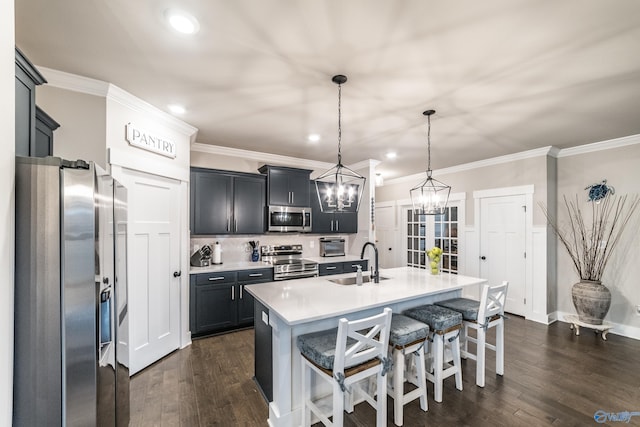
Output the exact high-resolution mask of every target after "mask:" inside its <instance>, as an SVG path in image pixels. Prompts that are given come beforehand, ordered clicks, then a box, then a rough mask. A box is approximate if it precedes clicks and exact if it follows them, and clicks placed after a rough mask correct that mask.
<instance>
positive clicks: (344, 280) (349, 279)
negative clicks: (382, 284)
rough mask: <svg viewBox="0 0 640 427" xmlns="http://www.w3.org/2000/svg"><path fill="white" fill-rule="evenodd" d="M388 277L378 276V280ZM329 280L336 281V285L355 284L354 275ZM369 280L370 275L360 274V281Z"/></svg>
mask: <svg viewBox="0 0 640 427" xmlns="http://www.w3.org/2000/svg"><path fill="white" fill-rule="evenodd" d="M387 279H388V277H380V280H387ZM329 281H330V282H333V283H337V284H338V285H355V284H356V278H355V277H343V278H341V279H329ZM370 281H371V276H362V283H367V282H370Z"/></svg>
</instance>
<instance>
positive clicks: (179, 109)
mask: <svg viewBox="0 0 640 427" xmlns="http://www.w3.org/2000/svg"><path fill="white" fill-rule="evenodd" d="M168 108H169V111H171V112H172V113H173V114H184V113H185V112H186V111H187V110H185V109H184V107H183V106H182V105H178V104H171V105H169V106H168Z"/></svg>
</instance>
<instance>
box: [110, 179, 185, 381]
mask: <svg viewBox="0 0 640 427" xmlns="http://www.w3.org/2000/svg"><path fill="white" fill-rule="evenodd" d="M117 179H118V180H119V181H120V182H121V183H122V184H124V186H125V187H127V190H128V199H129V205H128V208H129V234H128V236H129V251H128V263H127V264H128V272H129V275H128V278H129V309H130V316H131V317H130V322H129V325H130V328H129V330H130V336H129V338H130V348H131V350H130V374H131V375H133V374H135V373H136V372H138V371H140V370H141V369H143V368H145V367H147V366H149V365H150V364H152V363H153V362H155V361H157V360H159V359H161V358H162V357H164V356H166V355H167V354H169V353H171V352H172V351H174V350H176V349H177V348H178V347H179V345H180V278H179V277H174V274H173V273H174V272H178V271H180V270H181V268H180V220H181V218H180V203H179V200H180V198H179V195H180V182H179V181H176V180H172V179H168V178H163V177H159V176H156V175H150V174H145V173H142V172H137V171H133V170H129V169H124V168H123V169H122V175H120V174H118V177H117Z"/></svg>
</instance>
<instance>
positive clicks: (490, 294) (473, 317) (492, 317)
mask: <svg viewBox="0 0 640 427" xmlns="http://www.w3.org/2000/svg"><path fill="white" fill-rule="evenodd" d="M508 287H509V282H507V281H506V280H505V281H504V282H502V284H501V285H498V286H489V285H485V286H484V287H483V288H482V296H481V298H480V301H476V300H473V299H468V298H453V299H450V300H445V301H440V302H438V303H436V304H437V305H439V306H441V307H446V308H449V309H451V310H455V311H457V312H459V313H460V314H462V319H463V323H464V333H463V337H462V342H463V344H464V348H463V350H462V355H463V357H468V358H470V359H473V360H475V361H476V385H477V386H479V387H484V377H485V365H486V356H485V353H486V352H485V349H486V348H488V349H489V350H493V351H495V352H496V374H498V375H504V305H505V302H506V300H507V289H508ZM493 327H495V328H496V344H495V345H493V344H490V343H488V342H487V330H488V329H489V328H493ZM469 328H471V329H475V330H476V338H474V337H470V336H469ZM469 342H472V343H475V344H476V354H473V353H470V352H469Z"/></svg>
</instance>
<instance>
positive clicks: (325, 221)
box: [309, 181, 358, 233]
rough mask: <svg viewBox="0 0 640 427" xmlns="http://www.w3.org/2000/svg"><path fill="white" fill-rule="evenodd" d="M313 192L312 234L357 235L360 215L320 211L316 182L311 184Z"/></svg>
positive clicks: (310, 187)
mask: <svg viewBox="0 0 640 427" xmlns="http://www.w3.org/2000/svg"><path fill="white" fill-rule="evenodd" d="M309 189H310V192H311V212H312V216H311V232H312V233H357V232H358V213H357V212H340V213H327V212H322V209H320V201H319V200H318V195H317V194H316V185H315V181H311V182H310V184H309Z"/></svg>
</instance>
